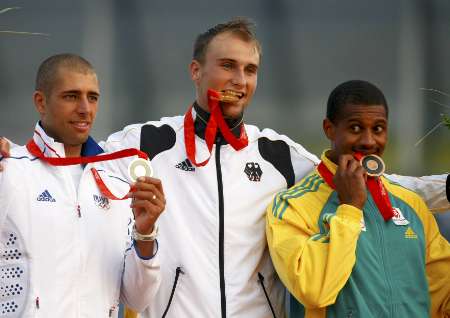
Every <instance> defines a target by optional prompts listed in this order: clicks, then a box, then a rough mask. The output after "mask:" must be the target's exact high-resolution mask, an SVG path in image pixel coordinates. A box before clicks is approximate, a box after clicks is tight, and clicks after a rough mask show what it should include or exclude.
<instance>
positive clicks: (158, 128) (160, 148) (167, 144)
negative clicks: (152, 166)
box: [139, 116, 183, 160]
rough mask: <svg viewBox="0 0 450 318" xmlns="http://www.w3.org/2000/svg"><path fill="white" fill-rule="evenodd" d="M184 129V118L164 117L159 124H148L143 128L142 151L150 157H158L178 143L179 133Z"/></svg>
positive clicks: (141, 136) (141, 135) (141, 137)
mask: <svg viewBox="0 0 450 318" xmlns="http://www.w3.org/2000/svg"><path fill="white" fill-rule="evenodd" d="M182 128H183V116H176V117H164V118H161V120H160V121H157V122H147V123H145V124H144V125H143V126H142V128H141V134H140V145H139V146H140V149H141V150H142V151H144V152H146V153H147V154H148V155H149V158H150V160H151V159H153V158H154V157H155V156H156V155H158V154H160V153H162V152H164V151H166V150H169V149H171V148H172V147H173V146H175V143H176V141H177V133H178V132H179V131H180V130H182Z"/></svg>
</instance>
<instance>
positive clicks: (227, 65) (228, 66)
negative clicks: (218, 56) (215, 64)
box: [222, 63, 233, 69]
mask: <svg viewBox="0 0 450 318" xmlns="http://www.w3.org/2000/svg"><path fill="white" fill-rule="evenodd" d="M222 67H223V68H225V69H231V68H232V67H233V65H232V64H231V63H223V64H222Z"/></svg>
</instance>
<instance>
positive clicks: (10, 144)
mask: <svg viewBox="0 0 450 318" xmlns="http://www.w3.org/2000/svg"><path fill="white" fill-rule="evenodd" d="M3 138H5V139H6V141H7V142H9V148H10V149H13V148H16V147H20V145H18V144H15V143H13V142H12V141H11V140H9V139H8V138H6V137H3Z"/></svg>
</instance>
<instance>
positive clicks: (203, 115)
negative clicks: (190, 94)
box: [192, 102, 244, 145]
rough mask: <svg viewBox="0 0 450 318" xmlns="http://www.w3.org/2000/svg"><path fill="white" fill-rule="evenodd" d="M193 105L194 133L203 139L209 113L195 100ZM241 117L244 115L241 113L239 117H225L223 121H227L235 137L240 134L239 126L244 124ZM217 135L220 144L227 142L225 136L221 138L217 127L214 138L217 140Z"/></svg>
mask: <svg viewBox="0 0 450 318" xmlns="http://www.w3.org/2000/svg"><path fill="white" fill-rule="evenodd" d="M193 105H194V107H193V112H192V116H193V117H194V118H195V120H194V129H195V134H196V135H197V136H199V137H200V138H202V139H205V130H206V125H207V124H208V121H209V117H210V113H208V112H207V111H205V110H203V109H202V108H201V107H200V106H199V105H198V104H197V102H194V104H193ZM243 117H244V115H241V117H239V118H237V119H225V122H226V123H227V125H228V127H230V129H231V132H232V133H233V135H235V136H236V137H237V138H239V136H240V134H241V126H242V125H243V124H244V121H243ZM217 137H220V138H219V139H220V144H222V145H226V144H228V142H227V141H226V140H225V138H223V136H222V133H221V132H220V130H219V129H218V130H217V136H216V140H218V138H217Z"/></svg>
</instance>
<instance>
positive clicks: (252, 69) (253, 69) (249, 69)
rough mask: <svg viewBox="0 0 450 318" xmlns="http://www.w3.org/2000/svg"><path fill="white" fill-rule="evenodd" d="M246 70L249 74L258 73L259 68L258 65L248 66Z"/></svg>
mask: <svg viewBox="0 0 450 318" xmlns="http://www.w3.org/2000/svg"><path fill="white" fill-rule="evenodd" d="M246 71H247V73H249V74H256V73H257V72H258V69H257V68H256V67H247V69H246Z"/></svg>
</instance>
